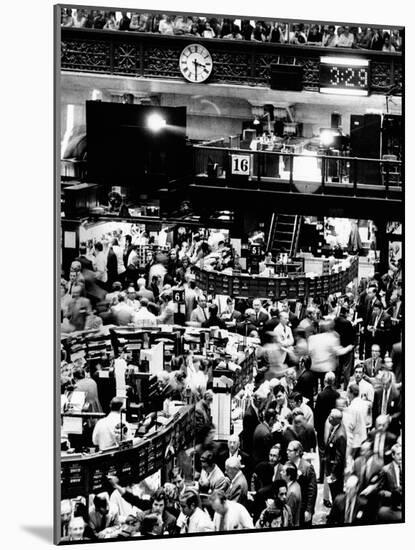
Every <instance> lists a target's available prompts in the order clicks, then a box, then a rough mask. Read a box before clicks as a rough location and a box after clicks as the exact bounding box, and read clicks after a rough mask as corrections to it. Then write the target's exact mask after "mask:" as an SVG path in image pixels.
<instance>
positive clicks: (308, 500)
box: [287, 441, 317, 527]
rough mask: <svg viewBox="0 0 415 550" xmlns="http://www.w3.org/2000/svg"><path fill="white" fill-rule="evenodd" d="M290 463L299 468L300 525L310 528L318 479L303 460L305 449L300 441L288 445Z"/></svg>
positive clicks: (311, 467) (310, 466)
mask: <svg viewBox="0 0 415 550" xmlns="http://www.w3.org/2000/svg"><path fill="white" fill-rule="evenodd" d="M287 456H288V460H289V462H291V463H292V464H294V465H295V466H296V467H297V473H298V477H297V481H298V483H299V485H300V488H301V509H300V525H302V526H304V527H305V526H310V525H311V523H312V520H313V514H314V510H315V505H316V499H317V479H316V472H315V471H314V468H313V466H312V465H311V464H310V463H309V462H308V461H307V460H305V459H304V458H303V448H302V446H301V443H300V442H299V441H291V442H290V443H289V444H288V448H287Z"/></svg>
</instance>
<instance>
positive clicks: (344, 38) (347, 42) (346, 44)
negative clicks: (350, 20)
mask: <svg viewBox="0 0 415 550" xmlns="http://www.w3.org/2000/svg"><path fill="white" fill-rule="evenodd" d="M353 42H354V36H353V34H352V33H351V32H350V29H349V27H344V31H343V32H342V33H341V35H340V36H339V39H338V41H337V46H338V47H341V48H351V47H352V46H353Z"/></svg>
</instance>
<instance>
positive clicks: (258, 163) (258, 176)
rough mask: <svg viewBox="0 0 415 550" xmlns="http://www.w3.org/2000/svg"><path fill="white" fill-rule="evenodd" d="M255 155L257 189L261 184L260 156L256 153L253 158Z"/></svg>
mask: <svg viewBox="0 0 415 550" xmlns="http://www.w3.org/2000/svg"><path fill="white" fill-rule="evenodd" d="M255 155H256V156H257V184H258V187H259V184H260V183H261V168H262V166H261V164H262V155H261V154H260V153H258V152H256V153H254V158H255Z"/></svg>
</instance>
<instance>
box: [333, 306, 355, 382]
mask: <svg viewBox="0 0 415 550" xmlns="http://www.w3.org/2000/svg"><path fill="white" fill-rule="evenodd" d="M347 314H348V309H347V307H345V306H342V307H341V308H340V315H339V316H338V317H336V318H335V320H334V330H335V331H336V332H337V334H338V335H339V337H340V345H341V346H343V347H344V348H346V347H348V346H353V347H352V349H351V350H350V351H349V352H348V353H345V354H344V355H341V356H340V357H339V366H338V368H337V370H336V375H337V385H338V386H340V383H341V381H343V382H344V387H345V388H347V385H348V383H349V380H350V377H351V374H352V370H353V366H354V346H355V343H356V334H355V329H354V327H353V325H352V323H351V322H350V321H349V320H348V319H347Z"/></svg>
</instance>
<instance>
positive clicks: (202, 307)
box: [190, 294, 209, 327]
mask: <svg viewBox="0 0 415 550" xmlns="http://www.w3.org/2000/svg"><path fill="white" fill-rule="evenodd" d="M208 319H209V311H208V308H207V299H206V296H205V295H204V294H202V295H201V296H199V299H198V301H197V307H196V309H194V310H193V311H192V313H191V315H190V322H191V324H192V325H193V326H198V327H200V326H202V323H204V322H205V321H207V320H208Z"/></svg>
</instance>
